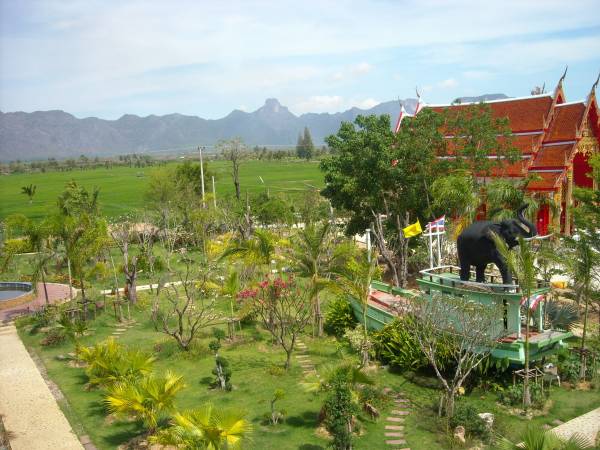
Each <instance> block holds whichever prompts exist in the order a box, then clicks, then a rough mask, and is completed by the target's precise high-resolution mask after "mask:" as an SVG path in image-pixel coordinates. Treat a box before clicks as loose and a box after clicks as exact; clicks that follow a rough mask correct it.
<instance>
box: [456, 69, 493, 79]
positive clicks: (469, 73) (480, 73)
mask: <svg viewBox="0 0 600 450" xmlns="http://www.w3.org/2000/svg"><path fill="white" fill-rule="evenodd" d="M462 74H463V76H464V77H465V78H467V79H469V80H483V79H486V78H489V77H490V76H491V75H492V74H491V73H490V72H488V71H486V70H465V71H464V72H463V73H462Z"/></svg>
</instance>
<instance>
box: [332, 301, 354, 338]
mask: <svg viewBox="0 0 600 450" xmlns="http://www.w3.org/2000/svg"><path fill="white" fill-rule="evenodd" d="M357 323H358V322H357V320H356V317H354V313H353V311H352V307H351V306H350V303H349V302H348V300H347V299H346V298H345V297H336V298H335V299H333V300H332V301H331V302H330V303H329V306H328V308H327V312H326V313H325V331H326V332H327V333H328V334H331V335H333V336H337V337H342V336H343V335H344V332H345V331H346V330H347V329H348V328H354V327H355V326H356V324H357Z"/></svg>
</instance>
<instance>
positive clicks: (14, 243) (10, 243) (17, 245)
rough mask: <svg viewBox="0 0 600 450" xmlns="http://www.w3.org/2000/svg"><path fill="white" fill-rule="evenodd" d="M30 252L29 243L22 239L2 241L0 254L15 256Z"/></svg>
mask: <svg viewBox="0 0 600 450" xmlns="http://www.w3.org/2000/svg"><path fill="white" fill-rule="evenodd" d="M32 251H33V249H32V247H31V244H30V242H29V241H28V240H27V239H23V238H15V239H7V240H5V241H4V247H3V248H2V252H3V253H4V254H7V255H17V254H19V253H29V252H32Z"/></svg>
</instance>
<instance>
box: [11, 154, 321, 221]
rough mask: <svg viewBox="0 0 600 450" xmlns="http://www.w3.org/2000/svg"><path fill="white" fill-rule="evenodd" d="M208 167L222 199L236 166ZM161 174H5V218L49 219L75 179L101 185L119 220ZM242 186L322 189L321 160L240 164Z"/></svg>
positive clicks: (121, 170)
mask: <svg viewBox="0 0 600 450" xmlns="http://www.w3.org/2000/svg"><path fill="white" fill-rule="evenodd" d="M171 164H174V163H171ZM208 166H209V169H210V170H211V171H212V172H214V173H215V180H216V181H215V185H216V191H217V199H218V198H219V196H223V195H227V194H232V193H233V192H234V187H233V181H232V178H231V164H230V163H229V162H227V161H211V162H209V165H208ZM156 170H165V167H147V168H142V169H140V168H135V167H114V168H111V169H103V168H102V169H94V170H73V171H70V172H46V173H26V174H14V175H5V176H0V219H2V218H5V217H6V216H9V215H11V214H16V213H21V214H25V215H26V216H28V217H31V218H41V217H43V216H45V215H46V214H47V213H48V211H50V210H51V209H52V208H53V207H54V205H55V202H56V198H57V196H58V195H59V194H60V193H61V192H62V191H63V189H64V186H65V184H66V183H67V182H69V181H70V180H75V181H76V182H77V183H79V184H80V185H82V186H85V187H87V188H89V189H91V188H93V187H94V186H97V187H99V188H100V203H101V206H102V212H103V213H104V214H105V215H106V216H108V217H117V216H120V215H123V214H126V213H129V212H130V211H132V210H135V209H142V208H143V207H144V192H145V190H146V187H147V184H148V180H149V174H150V173H151V172H152V171H156ZM261 178H262V181H261ZM263 182H264V183H263ZM30 184H34V185H36V186H37V192H36V194H35V196H34V198H33V202H32V203H31V204H29V201H28V199H27V196H25V195H24V194H22V193H21V187H22V186H28V185H30ZM240 185H241V188H242V192H249V193H257V192H260V191H261V190H265V189H267V188H268V189H269V190H270V192H271V193H273V194H274V193H277V192H285V193H287V194H290V195H293V194H294V193H298V192H302V191H304V190H306V189H309V188H320V187H322V186H323V175H322V173H321V172H320V170H319V163H318V161H309V162H306V161H300V160H287V161H259V160H248V161H244V162H243V163H242V165H241V169H240ZM211 189H212V187H211V186H206V190H207V192H210V190H211Z"/></svg>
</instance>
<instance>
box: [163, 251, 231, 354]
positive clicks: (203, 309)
mask: <svg viewBox="0 0 600 450" xmlns="http://www.w3.org/2000/svg"><path fill="white" fill-rule="evenodd" d="M184 262H185V271H183V272H180V273H178V275H179V281H180V284H179V285H178V286H177V285H175V284H171V285H169V286H168V287H166V288H165V289H164V291H165V300H166V301H165V302H162V303H161V302H160V300H159V296H160V294H161V292H162V290H161V289H157V293H156V295H157V301H155V302H154V305H153V311H152V319H153V321H154V324H155V328H157V329H158V330H159V331H161V332H162V333H165V334H167V335H168V336H171V337H172V338H173V339H175V341H176V342H177V344H178V345H179V348H181V349H182V350H185V351H187V350H189V349H190V346H191V344H192V342H193V341H194V339H196V337H197V335H198V332H199V331H200V330H202V329H203V328H205V327H207V326H209V325H214V324H216V323H217V322H219V320H221V316H220V315H219V314H218V313H217V312H216V311H215V309H214V305H215V298H214V297H213V296H212V295H211V292H210V289H209V282H210V279H211V276H212V274H213V270H214V268H213V267H212V266H211V265H210V264H204V265H202V266H201V269H200V272H199V273H198V274H197V277H196V279H192V278H191V275H192V264H193V263H194V262H193V261H192V260H190V259H188V258H186V259H185V260H184Z"/></svg>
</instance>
